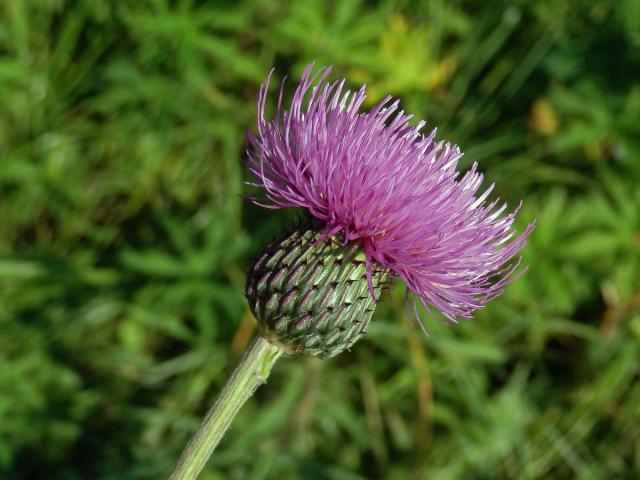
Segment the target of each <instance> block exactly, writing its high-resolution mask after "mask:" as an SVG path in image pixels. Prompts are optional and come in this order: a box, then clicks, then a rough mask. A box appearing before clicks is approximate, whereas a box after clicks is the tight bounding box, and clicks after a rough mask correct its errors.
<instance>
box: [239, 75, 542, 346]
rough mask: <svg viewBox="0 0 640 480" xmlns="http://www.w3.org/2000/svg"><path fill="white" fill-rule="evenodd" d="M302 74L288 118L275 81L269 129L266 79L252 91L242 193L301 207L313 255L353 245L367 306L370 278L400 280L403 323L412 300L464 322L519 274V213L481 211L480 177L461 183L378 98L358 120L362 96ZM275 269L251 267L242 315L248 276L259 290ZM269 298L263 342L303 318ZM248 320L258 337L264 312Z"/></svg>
mask: <svg viewBox="0 0 640 480" xmlns="http://www.w3.org/2000/svg"><path fill="white" fill-rule="evenodd" d="M312 68H313V64H311V65H309V66H308V67H307V68H306V70H305V71H304V74H303V75H302V79H301V82H300V84H299V85H298V87H297V89H296V91H295V94H294V96H293V100H292V102H291V105H290V106H289V108H288V109H285V108H284V102H283V86H284V81H283V83H282V86H281V88H280V95H279V98H278V103H277V108H276V113H275V118H274V119H271V120H268V119H266V118H265V104H266V102H267V97H268V90H269V84H270V80H271V75H272V73H273V70H272V71H271V73H270V74H269V77H268V78H267V81H266V82H265V83H264V84H263V85H262V87H261V89H260V93H259V98H258V134H257V136H253V135H250V147H251V148H249V151H248V169H249V171H250V172H251V174H252V175H253V177H254V178H255V181H254V182H253V183H252V185H254V186H257V187H259V188H260V189H262V191H263V196H262V197H261V198H253V200H254V202H255V203H257V204H259V205H262V206H265V207H267V208H286V207H302V208H304V209H306V210H307V211H308V213H309V214H310V215H311V217H313V218H314V219H315V220H316V221H317V222H319V223H320V224H321V228H320V229H318V232H317V233H318V235H317V238H316V240H315V242H316V243H322V241H324V240H326V239H337V240H338V241H339V242H341V243H343V244H345V245H356V246H357V248H358V249H359V250H360V251H361V252H362V258H363V260H364V263H365V265H366V266H365V268H364V274H363V279H364V281H365V282H366V283H367V286H368V289H369V291H370V294H371V295H370V296H371V298H372V301H375V300H376V299H377V295H378V293H377V291H376V288H377V287H379V286H380V284H381V283H383V281H384V278H382V277H376V272H385V274H390V275H391V276H397V277H400V278H401V279H402V280H404V282H405V283H406V285H407V288H408V289H407V297H406V300H407V302H406V303H407V305H409V295H410V294H413V305H414V312H415V311H416V310H415V301H416V300H418V301H420V302H421V303H422V304H423V305H424V307H425V308H426V309H427V311H429V312H430V313H432V314H434V309H435V310H437V311H439V312H441V313H442V315H444V317H445V318H447V319H448V320H450V321H452V322H455V321H456V318H458V317H462V318H471V317H472V316H473V313H474V312H475V311H476V310H477V309H478V308H481V307H482V306H483V305H485V304H486V303H487V302H488V301H489V300H491V299H492V298H494V297H496V296H497V295H499V294H500V293H501V292H502V291H503V289H504V287H505V285H507V284H508V283H509V282H511V281H513V280H514V279H515V278H516V277H517V276H518V275H519V274H520V273H522V272H523V271H524V270H523V269H522V270H520V271H518V265H519V264H520V259H515V260H514V257H515V256H516V254H517V253H518V252H519V251H520V250H521V249H522V248H523V247H524V246H525V244H526V238H527V235H528V234H529V233H530V232H531V230H532V229H533V226H534V225H533V223H532V224H530V225H529V226H528V227H527V228H526V229H525V231H524V232H523V233H521V234H520V235H516V232H515V231H514V228H513V224H514V221H515V217H516V213H517V211H518V208H519V207H518V208H516V210H515V211H514V212H512V213H509V214H506V215H503V214H504V212H505V211H506V209H507V205H506V203H501V202H500V201H499V200H493V201H492V202H490V203H488V202H487V201H486V199H487V197H488V195H489V194H490V192H491V191H492V189H493V185H491V186H489V187H488V188H487V189H485V190H484V192H482V193H479V190H480V187H481V185H482V181H483V176H482V174H481V173H480V172H479V171H478V167H477V165H476V164H475V163H474V164H473V166H472V167H471V169H470V170H469V171H467V172H466V173H464V174H461V173H460V172H459V171H458V170H457V164H458V160H459V159H460V157H461V156H462V153H461V151H460V149H459V148H458V147H457V146H456V145H454V144H451V143H449V142H444V141H436V140H435V136H436V130H435V129H434V130H432V131H431V132H430V133H429V134H426V135H423V134H422V133H421V131H422V129H423V127H424V126H425V124H426V122H425V121H419V122H418V123H417V124H416V125H415V126H411V125H410V124H409V122H410V120H411V119H412V115H408V114H405V113H404V111H402V110H400V108H399V101H398V100H394V99H393V98H392V97H386V98H385V99H383V100H382V101H381V102H380V103H378V104H377V105H376V106H375V107H373V109H371V111H369V112H361V111H360V108H361V106H362V104H363V103H364V101H365V98H366V91H365V86H364V85H363V86H362V87H361V88H360V89H359V90H358V91H356V92H351V91H349V90H346V89H345V87H344V85H345V80H339V81H334V82H329V81H328V80H327V77H328V76H329V73H330V71H331V68H321V69H319V71H318V72H317V73H315V75H313V74H312ZM268 252H269V249H267V253H266V254H265V255H266V256H269V253H268ZM263 257H264V256H263ZM263 261H264V259H263ZM258 263H260V262H258ZM283 269H284V270H286V266H280V267H278V268H276V269H275V271H270V272H267V271H265V270H264V269H263V270H260V268H257V270H256V268H255V266H254V268H253V269H252V272H251V273H250V275H249V277H250V281H249V282H248V290H247V296H248V297H249V300H250V302H251V305H252V307H255V306H256V305H257V304H260V301H259V298H258V297H257V294H256V291H255V288H254V287H255V286H256V285H257V284H258V283H259V279H256V278H254V279H253V280H251V278H253V277H255V276H256V271H260V273H261V275H262V277H263V280H262V282H263V283H265V284H266V283H268V279H269V278H270V276H278V278H279V279H280V280H281V279H282V278H283V276H285V273H284V270H283ZM278 271H279V272H280V273H277V272H278ZM276 273H277V275H276ZM265 291H266V290H265ZM273 292H280V293H282V285H279V286H278V287H277V288H275V289H272V290H270V292H269V293H268V294H267V296H266V297H264V298H263V299H262V300H263V301H262V305H263V307H264V304H265V303H267V302H269V301H271V303H272V304H273V307H274V308H275V310H274V311H273V312H272V314H273V315H272V316H271V317H270V318H271V319H273V318H277V320H278V321H280V323H283V325H281V326H280V327H278V326H277V325H276V324H275V323H274V322H271V323H269V322H270V320H269V319H267V320H266V327H267V328H266V330H267V333H269V334H272V333H273V331H274V330H277V332H276V333H277V336H278V338H279V339H280V340H281V338H280V337H282V336H285V337H286V336H287V335H288V333H287V332H288V331H289V328H290V326H291V325H295V324H296V322H297V323H299V322H300V317H301V316H304V315H307V312H306V311H304V312H303V311H302V310H300V309H298V310H296V311H289V312H282V311H279V310H278V308H277V307H278V305H276V304H277V303H278V301H277V300H274V299H273V297H272V296H270V295H272V294H273ZM287 294H289V295H291V296H293V295H294V293H289V292H284V295H287ZM281 298H282V295H280V296H279V299H281ZM321 307H322V306H321ZM305 308H306V306H305ZM258 310H260V308H258ZM318 310H322V308H319V309H318ZM254 313H256V315H257V317H258V319H259V321H260V322H261V324H262V325H263V326H264V325H265V319H264V318H263V317H264V312H263V311H256V309H255V308H254ZM308 313H309V315H312V314H313V311H311V309H310V310H309V312H308ZM416 315H417V313H416ZM287 316H288V318H286V319H284V320H283V317H287ZM296 316H297V317H298V318H294V317H296ZM303 323H304V322H303ZM313 334H314V335H316V336H317V335H320V334H322V332H318V331H315V332H313ZM267 336H268V335H267ZM298 340H299V337H298ZM350 340H352V339H350ZM285 343H286V342H285ZM294 343H295V342H294ZM297 346H298V347H299V345H297ZM302 350H304V347H302Z"/></svg>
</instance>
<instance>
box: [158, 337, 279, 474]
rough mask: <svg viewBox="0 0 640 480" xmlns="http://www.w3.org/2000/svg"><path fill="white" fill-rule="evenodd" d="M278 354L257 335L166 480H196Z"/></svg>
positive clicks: (260, 383) (273, 347)
mask: <svg viewBox="0 0 640 480" xmlns="http://www.w3.org/2000/svg"><path fill="white" fill-rule="evenodd" d="M280 355H282V350H281V349H280V348H278V347H276V346H275V345H273V344H272V343H269V342H268V341H267V340H265V339H264V338H263V337H262V336H261V335H258V336H257V337H256V338H255V339H254V340H253V343H252V344H251V346H250V347H249V349H248V350H247V351H246V352H245V354H244V356H243V357H242V360H240V364H239V365H238V366H237V367H236V369H235V371H234V372H233V375H231V378H230V379H229V381H228V382H227V384H226V385H225V387H224V388H223V389H222V392H220V394H219V395H218V398H217V400H216V402H215V403H214V404H213V406H212V407H211V409H210V410H209V412H207V416H206V417H205V418H204V420H203V421H202V424H201V425H200V427H199V428H198V431H197V432H196V433H195V435H194V436H193V437H192V438H191V440H190V441H189V443H188V445H187V446H186V447H185V449H184V451H183V452H182V455H181V456H180V460H179V461H178V465H177V466H176V468H175V470H174V471H173V473H172V474H171V477H170V479H169V480H187V479H189V480H192V479H195V478H197V476H198V474H199V473H200V471H201V470H202V469H203V467H204V466H205V464H206V463H207V460H208V459H209V457H210V456H211V453H213V450H214V449H215V448H216V445H218V442H220V439H221V438H222V436H223V435H224V433H225V432H226V431H227V429H228V428H229V425H231V422H232V420H233V418H234V417H235V416H236V414H237V413H238V411H239V410H240V407H242V405H243V404H244V402H246V401H247V399H248V398H249V397H251V395H253V392H255V391H256V389H257V388H258V387H259V386H260V385H262V384H263V383H264V382H266V380H267V378H268V377H269V373H270V372H271V368H272V367H273V365H274V363H275V362H276V360H277V359H278V357H280Z"/></svg>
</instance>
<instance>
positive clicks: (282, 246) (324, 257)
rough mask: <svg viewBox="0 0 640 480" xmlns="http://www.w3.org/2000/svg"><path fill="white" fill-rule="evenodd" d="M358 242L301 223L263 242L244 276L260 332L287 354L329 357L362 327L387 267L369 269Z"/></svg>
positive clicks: (347, 344) (355, 337)
mask: <svg viewBox="0 0 640 480" xmlns="http://www.w3.org/2000/svg"><path fill="white" fill-rule="evenodd" d="M366 269H367V265H366V258H365V255H364V253H363V252H362V250H361V248H360V247H359V245H358V243H357V242H349V243H348V244H346V245H343V244H342V242H339V241H337V240H336V239H320V233H318V232H317V231H315V230H314V229H305V228H300V229H297V230H295V231H293V232H292V233H290V234H288V235H287V236H285V237H282V238H279V239H277V240H275V241H274V242H272V243H271V244H270V245H268V246H267V247H266V248H265V249H264V250H263V252H262V253H261V254H260V256H259V257H258V259H257V260H256V262H255V263H254V264H253V265H252V267H251V268H250V270H249V273H248V275H247V285H246V289H245V293H246V297H247V299H248V300H249V305H250V307H251V310H252V312H253V314H254V315H255V317H256V318H257V319H258V323H259V326H260V330H261V333H262V335H263V336H264V337H265V338H266V339H267V340H269V341H270V342H272V343H274V344H276V345H278V346H280V347H281V348H282V349H284V350H285V351H287V352H289V353H295V354H299V355H311V356H316V357H321V358H329V357H333V356H334V355H337V354H338V353H340V352H342V351H343V350H345V349H347V348H349V347H350V346H351V345H353V344H354V343H355V342H356V341H357V340H358V339H359V338H360V337H361V336H362V335H363V333H364V332H365V330H366V328H367V325H368V324H369V321H370V320H371V315H372V314H373V311H374V309H375V303H376V301H377V299H378V298H379V296H380V291H381V289H382V285H383V283H384V282H385V281H386V280H387V278H388V272H387V271H386V270H384V269H383V268H382V267H380V266H379V265H376V266H373V268H372V269H371V281H372V285H371V286H372V287H373V293H374V295H375V298H373V297H372V293H371V290H370V288H369V282H368V280H367V272H366Z"/></svg>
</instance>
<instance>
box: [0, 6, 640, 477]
mask: <svg viewBox="0 0 640 480" xmlns="http://www.w3.org/2000/svg"><path fill="white" fill-rule="evenodd" d="M638 18H640V14H639V11H638V2H637V1H635V0H622V1H620V2H607V1H605V0H596V1H587V0H560V1H556V0H542V1H534V0H519V1H515V2H503V1H500V0H491V1H489V2H483V3H476V2H468V1H464V0H454V1H446V2H445V1H444V0H431V1H429V2H421V1H420V2H419V1H410V0H383V1H379V2H364V1H338V0H335V1H333V0H332V1H327V2H322V1H315V0H305V1H299V2H284V1H275V2H272V1H265V0H254V1H248V0H247V1H240V2H228V1H196V0H175V1H170V0H144V1H138V0H122V1H118V2H109V1H107V0H84V1H75V2H72V1H65V0H10V1H9V0H7V1H5V2H2V3H0V331H1V332H2V334H1V335H0V477H2V478H11V479H23V478H24V479H27V478H51V479H80V478H104V479H141V480H142V479H152V478H162V477H163V476H166V475H167V473H168V472H169V471H170V469H171V467H172V466H173V463H174V462H175V460H176V459H177V457H178V454H179V452H180V450H181V448H182V446H183V445H184V443H185V441H186V439H187V438H188V436H189V435H190V433H192V432H193V431H194V429H195V427H196V425H197V424H198V422H199V419H200V418H201V416H202V414H203V412H204V411H205V410H206V408H207V406H208V405H209V404H210V403H211V401H212V399H213V397H214V395H215V393H216V391H217V390H218V389H219V388H220V386H221V385H222V384H223V382H224V380H225V378H226V376H227V374H228V372H229V370H230V368H232V366H233V364H234V363H235V362H236V361H237V359H238V357H239V355H240V353H241V352H242V350H243V348H244V347H245V346H246V345H247V343H248V341H249V339H250V338H251V336H252V334H253V329H254V328H255V327H254V321H253V320H252V318H251V316H250V314H249V312H248V308H247V305H246V301H245V299H244V298H243V294H242V292H243V287H244V272H245V270H246V268H247V267H248V265H249V263H250V261H251V258H252V256H253V255H255V254H256V253H257V252H258V251H259V250H260V249H261V248H262V247H263V245H264V244H265V243H266V242H267V241H268V240H269V239H270V238H271V237H272V236H273V235H275V234H277V233H278V232H280V231H281V229H282V228H283V226H284V225H285V224H286V223H287V222H288V221H290V219H291V218H292V215H293V214H294V213H287V212H266V211H264V210H262V209H260V208H258V207H255V206H252V205H251V204H249V202H247V201H245V200H243V198H242V195H243V194H245V193H247V192H248V190H247V187H246V186H245V185H244V184H243V182H244V181H245V180H246V174H245V172H244V169H243V166H242V162H241V159H242V158H243V156H244V146H245V138H246V137H245V135H246V132H247V131H248V130H251V129H253V128H254V125H255V97H256V94H257V89H258V86H259V84H260V82H261V81H262V79H263V78H264V77H265V75H266V73H267V71H268V70H269V69H270V68H271V67H272V66H274V65H275V66H276V67H277V72H276V76H277V77H278V79H279V78H281V77H283V76H284V75H285V74H288V75H289V76H290V77H293V78H295V77H296V76H297V75H299V73H300V72H301V70H302V68H303V67H304V66H305V65H306V64H307V63H308V62H309V61H311V60H314V59H315V60H317V61H318V62H319V63H322V64H333V65H335V70H336V76H337V75H345V76H347V77H348V78H350V79H351V80H352V81H353V85H357V84H358V83H359V82H366V83H367V84H368V85H369V91H370V94H371V98H370V102H371V103H373V102H375V101H376V100H378V99H380V98H381V97H382V96H384V95H386V94H387V93H391V94H395V95H398V96H401V97H402V98H403V102H404V107H405V108H406V109H407V110H409V111H412V112H413V113H415V114H416V116H417V117H422V118H426V119H428V120H429V121H430V123H431V124H432V125H438V126H439V129H440V130H439V132H440V135H441V136H442V137H444V138H450V139H452V140H454V141H456V142H458V143H459V144H460V145H461V146H462V147H463V149H464V150H465V152H466V154H465V157H464V161H463V166H468V165H470V164H471V162H473V161H478V162H479V163H480V165H481V168H482V169H483V170H484V171H485V172H486V176H487V178H488V179H489V180H490V181H495V182H496V183H497V188H496V190H497V192H498V193H499V194H500V195H501V196H502V197H504V198H506V199H508V200H509V201H510V202H512V203H516V202H517V201H518V200H519V199H521V198H522V199H523V200H524V207H523V209H522V210H521V214H520V218H521V219H522V222H523V223H522V226H524V224H525V223H526V222H528V221H529V220H530V219H531V218H536V219H537V228H536V230H535V232H534V234H533V236H532V237H531V242H530V245H529V247H527V249H526V250H525V253H524V256H525V261H526V263H527V264H529V266H530V268H529V271H528V272H527V273H526V274H525V275H524V276H523V277H522V278H521V279H520V280H518V281H517V282H516V283H514V284H513V285H511V286H509V288H508V289H507V291H506V292H505V294H504V295H503V296H502V297H500V298H499V299H497V300H496V301H494V302H493V303H491V304H490V305H489V306H488V307H487V308H486V309H485V310H483V311H481V312H480V313H479V314H478V315H477V318H476V320H475V321H473V322H463V323H462V324H461V325H459V326H457V327H455V328H450V327H445V326H443V325H441V324H440V323H438V322H437V321H435V320H431V319H427V320H426V321H427V327H428V329H429V332H430V336H429V337H424V336H423V335H422V333H421V331H420V330H419V329H417V328H411V327H410V326H409V325H408V324H407V322H406V320H405V318H404V310H403V306H402V295H403V287H402V286H401V285H396V287H395V288H394V289H393V290H392V291H391V292H390V293H389V295H388V296H387V298H385V301H384V302H383V303H381V304H380V306H379V308H378V310H377V312H376V314H375V316H374V320H373V322H372V325H371V327H370V329H369V331H368V333H369V335H367V337H366V338H365V339H364V340H363V341H360V342H359V343H358V344H357V345H356V346H355V347H354V348H353V349H352V351H351V352H350V353H344V354H342V355H340V356H338V357H336V358H335V359H332V360H328V361H319V360H314V359H284V360H282V361H281V362H280V363H279V364H278V365H277V366H276V368H275V372H274V374H273V377H272V379H271V380H270V382H269V384H268V385H267V386H266V387H263V388H262V389H260V390H259V391H258V393H257V396H256V398H255V399H254V400H252V401H251V402H249V404H248V405H247V406H246V407H245V408H244V409H243V410H242V412H241V413H240V415H239V417H238V419H237V422H236V423H235V424H234V426H233V428H232V430H231V431H230V433H229V434H228V436H227V438H226V439H225V440H224V442H223V444H222V445H221V447H220V449H219V450H218V452H217V453H216V455H215V456H214V457H213V458H212V460H211V462H210V463H209V465H208V467H207V469H206V471H205V474H204V475H203V478H204V479H211V480H213V479H222V478H225V479H255V480H258V479H267V478H282V479H294V478H304V479H332V480H356V479H365V478H370V479H376V478H379V479H392V480H393V479H407V478H428V479H442V480H446V479H458V478H477V479H483V478H514V479H522V478H524V479H527V478H581V479H591V478H593V479H596V478H607V477H610V478H637V476H638V474H639V473H640V409H639V408H638V405H640V382H639V381H638V380H639V377H640V371H639V367H638V365H639V362H638V358H640V189H639V188H638V186H639V185H640V123H639V122H638V119H639V118H640V84H639V83H638V76H637V72H640V54H639V53H638V52H640V48H639V47H640V24H639V23H638Z"/></svg>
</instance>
